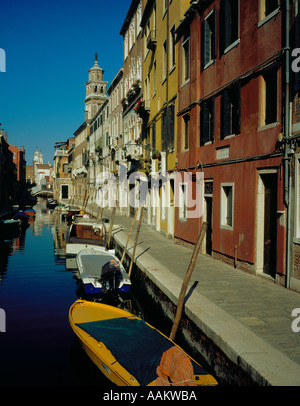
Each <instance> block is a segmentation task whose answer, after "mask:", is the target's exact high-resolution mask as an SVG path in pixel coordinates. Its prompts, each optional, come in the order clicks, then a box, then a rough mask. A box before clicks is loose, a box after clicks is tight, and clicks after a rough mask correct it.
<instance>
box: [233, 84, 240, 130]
mask: <svg viewBox="0 0 300 406" xmlns="http://www.w3.org/2000/svg"><path fill="white" fill-rule="evenodd" d="M234 98H235V103H234V104H235V118H234V128H233V133H234V134H240V132H241V85H240V84H239V85H237V86H236V88H235V89H234Z"/></svg>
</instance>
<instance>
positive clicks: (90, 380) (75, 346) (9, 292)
mask: <svg viewBox="0 0 300 406" xmlns="http://www.w3.org/2000/svg"><path fill="white" fill-rule="evenodd" d="M34 209H35V210H36V217H35V219H31V220H30V221H29V226H28V228H27V229H26V230H23V231H22V232H21V233H20V234H19V235H18V236H15V237H14V238H7V239H3V238H2V239H1V238H0V309H3V310H4V312H5V324H6V325H5V330H6V331H5V332H0V392H1V386H3V385H8V386H19V385H22V386H38V385H43V386H45V385H46V386H48V385H50V386H73V385H76V386H78V385H79V386H80V385H97V386H98V387H99V386H101V387H111V386H113V384H112V383H111V382H110V381H109V380H108V379H106V377H105V376H104V375H103V374H102V373H101V372H100V371H99V369H98V368H97V367H96V366H95V365H94V363H93V362H92V361H91V360H90V358H89V357H88V356H87V355H86V353H85V352H84V350H83V349H82V348H81V345H80V343H79V340H78V339H77V337H76V335H75V333H74V332H73V330H72V329H71V327H70V325H69V320H68V313H69V309H70V306H71V305H72V304H73V303H74V302H75V301H76V300H77V299H78V298H79V297H80V291H78V282H79V281H78V277H77V270H76V269H75V268H74V260H71V261H69V259H68V258H66V255H65V246H66V239H65V237H66V232H67V230H68V225H67V223H66V221H65V215H64V214H62V213H59V212H57V211H56V210H53V209H48V208H47V207H46V201H45V200H42V199H40V200H39V202H38V204H37V205H36V206H34ZM131 292H132V293H131V297H130V300H129V301H127V302H126V303H123V304H122V307H123V308H125V309H127V310H129V311H131V312H133V313H134V314H136V315H138V316H139V317H141V318H143V319H144V320H146V321H147V322H149V323H150V324H152V325H153V326H154V327H156V328H158V329H159V330H160V331H162V332H163V333H165V334H166V335H167V334H168V332H170V331H171V325H170V324H169V322H168V321H167V320H166V318H165V316H164V315H163V314H162V311H161V310H160V309H159V308H158V307H157V304H156V308H155V307H154V306H153V303H152V302H151V299H150V298H148V299H147V298H146V297H145V295H143V294H140V293H139V291H138V289H135V285H134V282H133V285H132V289H131ZM141 296H142V297H141ZM108 304H111V303H108ZM0 316H1V313H0ZM0 321H1V320H0ZM178 344H179V345H181V346H182V347H183V348H184V349H185V350H186V351H187V352H189V353H190V355H192V356H194V357H195V354H192V353H191V352H190V351H189V349H188V348H187V347H185V343H184V342H180V340H179V341H178ZM195 358H196V360H197V361H198V362H200V363H201V364H202V365H203V366H204V367H205V368H206V369H208V365H206V364H205V362H204V360H203V359H198V358H197V357H195ZM201 358H202V357H201Z"/></svg>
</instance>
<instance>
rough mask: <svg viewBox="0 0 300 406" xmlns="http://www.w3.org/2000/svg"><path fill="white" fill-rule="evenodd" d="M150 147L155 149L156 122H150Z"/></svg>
mask: <svg viewBox="0 0 300 406" xmlns="http://www.w3.org/2000/svg"><path fill="white" fill-rule="evenodd" d="M152 149H156V123H155V122H154V123H153V124H152Z"/></svg>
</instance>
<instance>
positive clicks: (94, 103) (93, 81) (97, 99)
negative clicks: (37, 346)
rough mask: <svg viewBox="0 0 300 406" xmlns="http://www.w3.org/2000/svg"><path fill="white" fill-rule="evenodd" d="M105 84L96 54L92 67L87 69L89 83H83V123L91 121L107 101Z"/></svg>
mask: <svg viewBox="0 0 300 406" xmlns="http://www.w3.org/2000/svg"><path fill="white" fill-rule="evenodd" d="M107 84H108V82H104V70H103V69H101V68H100V66H99V65H98V54H97V53H96V54H95V63H94V66H93V67H92V68H91V69H89V81H88V82H87V83H85V87H86V98H85V100H84V103H85V121H89V120H91V119H92V118H93V117H94V115H95V114H96V113H97V111H98V110H99V108H100V107H101V106H102V104H103V103H104V102H105V100H106V99H107V95H106V87H107Z"/></svg>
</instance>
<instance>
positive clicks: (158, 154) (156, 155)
mask: <svg viewBox="0 0 300 406" xmlns="http://www.w3.org/2000/svg"><path fill="white" fill-rule="evenodd" d="M159 158H160V152H159V151H158V150H157V149H154V150H153V152H152V159H159Z"/></svg>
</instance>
